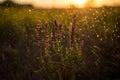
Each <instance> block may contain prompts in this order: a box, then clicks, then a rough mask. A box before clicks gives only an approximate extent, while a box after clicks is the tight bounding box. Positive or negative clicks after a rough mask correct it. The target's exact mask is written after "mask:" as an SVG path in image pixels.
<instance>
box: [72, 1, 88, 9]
mask: <svg viewBox="0 0 120 80" xmlns="http://www.w3.org/2000/svg"><path fill="white" fill-rule="evenodd" d="M87 1H88V0H72V3H73V4H74V5H77V6H78V7H83V6H85V4H86V3H87Z"/></svg>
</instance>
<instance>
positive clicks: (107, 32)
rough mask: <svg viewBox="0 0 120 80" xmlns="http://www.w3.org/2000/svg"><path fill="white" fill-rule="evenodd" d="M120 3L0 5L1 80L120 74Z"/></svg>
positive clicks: (113, 79)
mask: <svg viewBox="0 0 120 80" xmlns="http://www.w3.org/2000/svg"><path fill="white" fill-rule="evenodd" d="M119 14H120V7H102V8H86V9H33V8H24V9H23V8H3V7H1V8H0V80H119V79H120V77H119V75H120V68H119V67H120V45H119V43H120V42H119V40H120V33H119V31H120V15H119Z"/></svg>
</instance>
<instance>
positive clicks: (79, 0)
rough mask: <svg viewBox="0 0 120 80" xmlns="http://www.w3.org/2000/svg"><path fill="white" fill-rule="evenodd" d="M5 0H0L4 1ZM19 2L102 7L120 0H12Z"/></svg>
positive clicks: (47, 5) (60, 6) (59, 6)
mask: <svg viewBox="0 0 120 80" xmlns="http://www.w3.org/2000/svg"><path fill="white" fill-rule="evenodd" d="M3 1H5V0H0V2H3ZM12 1H14V2H16V3H19V4H31V5H33V6H34V7H43V8H52V7H56V8H65V7H70V6H71V5H75V6H77V7H86V6H88V7H89V6H90V7H101V6H116V5H120V0H12Z"/></svg>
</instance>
